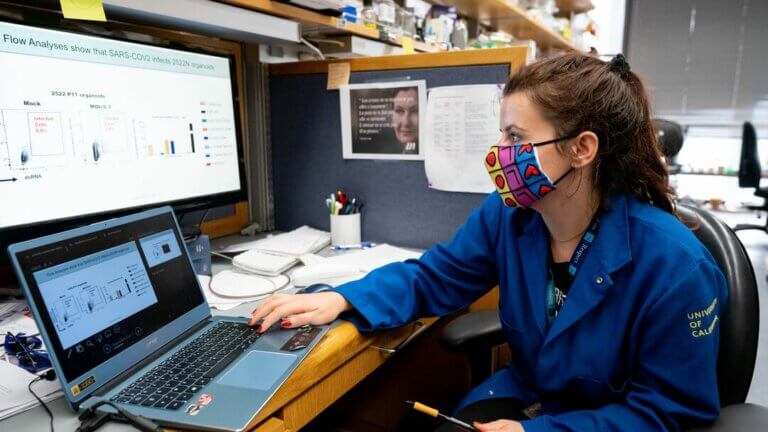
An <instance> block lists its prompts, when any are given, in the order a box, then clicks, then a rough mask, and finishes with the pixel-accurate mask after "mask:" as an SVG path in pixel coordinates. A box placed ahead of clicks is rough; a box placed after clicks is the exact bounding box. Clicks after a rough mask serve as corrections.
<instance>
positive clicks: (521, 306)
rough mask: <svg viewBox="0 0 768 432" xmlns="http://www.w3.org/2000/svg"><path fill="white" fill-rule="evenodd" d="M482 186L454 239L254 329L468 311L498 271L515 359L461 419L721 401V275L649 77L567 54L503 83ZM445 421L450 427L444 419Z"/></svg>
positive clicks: (604, 413) (693, 417)
mask: <svg viewBox="0 0 768 432" xmlns="http://www.w3.org/2000/svg"><path fill="white" fill-rule="evenodd" d="M500 113H501V115H500V124H501V130H502V132H503V136H502V137H501V139H500V141H499V142H498V144H497V146H494V147H492V149H491V152H490V153H489V154H488V156H487V157H486V160H485V164H486V168H488V171H489V173H490V174H491V178H492V181H493V182H494V184H495V185H496V187H497V189H498V190H499V191H498V192H494V193H493V194H491V195H490V196H489V197H488V198H487V199H486V200H485V202H484V204H483V205H482V206H481V207H480V208H479V209H478V210H476V211H475V212H474V213H473V214H472V215H471V216H470V217H469V219H468V220H467V222H466V223H465V224H464V226H462V227H461V228H460V229H459V231H458V232H457V233H456V235H455V237H454V238H453V239H452V240H451V242H449V243H447V244H439V245H437V246H435V247H433V248H431V249H430V250H428V251H427V252H426V253H425V254H424V255H423V256H422V257H421V258H420V259H419V260H411V261H408V262H405V263H397V264H391V265H388V266H385V267H383V268H381V269H379V270H377V271H374V272H371V273H370V274H369V275H368V276H367V277H365V278H364V279H362V280H360V281H356V282H352V283H349V284H345V285H342V286H340V287H338V288H336V289H335V292H327V293H320V294H312V295H303V296H288V295H275V296H273V297H271V298H270V299H268V300H267V301H265V302H264V303H263V304H262V305H261V306H260V307H259V308H258V309H256V310H255V311H254V313H253V317H252V320H253V322H256V321H258V320H260V319H262V318H264V323H263V328H268V327H269V326H270V325H271V324H273V323H275V322H277V320H282V324H281V325H282V326H283V327H297V326H301V325H304V324H307V323H312V324H322V323H327V322H330V321H332V320H333V319H335V318H336V317H337V316H338V315H339V314H341V313H343V312H346V313H347V315H348V317H349V319H350V320H352V321H353V322H354V323H355V324H356V325H357V326H358V328H360V329H361V330H364V331H367V330H373V329H381V328H388V327H394V326H398V325H402V324H404V323H407V322H409V321H412V320H413V319H415V318H417V317H420V316H427V315H445V314H448V313H450V312H453V311H456V310H458V309H461V308H463V307H465V306H467V305H469V304H470V303H472V302H473V301H474V300H475V299H477V298H479V297H480V296H482V295H483V294H484V293H486V292H487V291H488V290H489V289H490V288H491V287H493V286H494V285H496V284H498V285H499V288H500V292H499V293H500V301H499V315H500V317H501V321H502V326H503V329H504V332H505V334H506V338H507V342H508V343H509V345H510V346H511V348H512V352H513V357H512V362H511V364H510V366H509V367H506V368H503V369H502V370H501V371H499V372H497V373H496V374H495V375H493V376H492V377H491V378H490V379H488V380H487V381H486V382H484V383H483V384H481V385H480V386H479V387H477V388H475V389H474V390H472V391H471V392H470V393H469V394H468V395H467V396H466V397H465V398H464V400H463V401H462V402H461V404H460V408H459V410H458V413H457V416H458V417H459V418H462V419H464V420H467V421H480V422H487V421H490V422H489V423H475V426H476V427H477V428H478V430H481V431H526V432H538V431H542V432H543V431H548V432H559V431H563V432H565V431H582V432H584V431H644V432H647V431H677V430H685V429H687V428H689V427H690V426H692V425H694V424H699V423H702V422H708V421H712V420H714V419H715V418H716V417H717V416H718V414H719V401H718V390H717V381H716V372H715V365H716V358H717V346H718V338H719V334H718V330H719V328H718V319H719V318H718V314H719V311H720V305H722V304H724V303H725V302H726V288H725V281H724V278H723V276H722V274H721V273H720V271H719V270H718V268H717V266H716V264H715V262H714V261H713V259H712V257H711V255H710V254H709V253H708V252H707V250H706V249H705V248H704V247H703V245H702V244H701V243H699V242H698V241H697V239H696V238H695V236H694V235H693V234H692V233H691V232H690V230H688V229H687V228H686V227H685V226H684V225H683V224H682V223H680V222H679V221H678V220H677V219H676V217H675V216H674V204H673V201H672V193H671V190H670V188H669V187H668V185H667V174H666V171H665V167H664V166H663V164H662V162H661V156H660V153H659V150H658V149H657V146H656V141H655V139H654V134H653V130H652V127H651V119H650V108H649V103H648V99H647V96H646V94H645V90H644V87H643V85H642V83H641V81H640V80H639V78H638V77H637V76H636V75H635V74H634V73H632V72H631V71H630V69H629V65H628V64H627V63H626V61H625V60H624V58H623V57H622V56H617V57H616V58H615V59H614V60H613V61H611V62H610V63H605V62H603V61H601V60H599V59H597V58H594V57H590V56H586V55H580V54H575V53H572V54H567V55H564V56H561V57H557V58H554V59H550V60H545V61H540V62H537V63H535V64H532V65H529V66H525V67H523V68H522V69H521V70H520V71H518V72H517V73H516V74H515V75H514V76H513V77H512V78H511V79H510V80H509V82H508V83H507V85H506V87H505V89H504V98H503V101H502V105H501V111H500ZM444 428H446V429H445V430H449V429H447V426H444Z"/></svg>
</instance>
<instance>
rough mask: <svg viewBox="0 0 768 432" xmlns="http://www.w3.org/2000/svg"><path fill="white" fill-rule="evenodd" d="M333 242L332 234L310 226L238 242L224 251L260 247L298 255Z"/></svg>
mask: <svg viewBox="0 0 768 432" xmlns="http://www.w3.org/2000/svg"><path fill="white" fill-rule="evenodd" d="M329 244H331V234H330V233H328V232H326V231H320V230H316V229H314V228H310V227H308V226H306V225H305V226H302V227H300V228H296V229H295V230H293V231H290V232H287V233H283V234H275V235H270V236H268V237H266V238H263V239H259V240H254V241H250V242H244V243H238V244H235V245H232V246H229V247H228V248H226V249H224V250H223V251H222V252H242V251H246V250H253V249H259V250H263V251H270V252H276V253H282V254H285V255H291V256H295V257H298V256H300V255H303V254H306V253H311V252H317V251H318V250H320V249H322V248H323V247H325V246H328V245H329Z"/></svg>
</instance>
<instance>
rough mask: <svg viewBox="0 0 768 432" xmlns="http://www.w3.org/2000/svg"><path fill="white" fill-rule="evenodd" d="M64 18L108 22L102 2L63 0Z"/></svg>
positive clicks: (96, 0) (62, 10) (93, 0)
mask: <svg viewBox="0 0 768 432" xmlns="http://www.w3.org/2000/svg"><path fill="white" fill-rule="evenodd" d="M61 12H62V13H63V14H64V18H69V19H80V20H89V21H106V20H107V16H106V15H105V14H104V4H103V3H102V0H61Z"/></svg>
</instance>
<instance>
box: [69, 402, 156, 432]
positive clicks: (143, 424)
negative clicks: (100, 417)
mask: <svg viewBox="0 0 768 432" xmlns="http://www.w3.org/2000/svg"><path fill="white" fill-rule="evenodd" d="M103 405H107V406H110V407H112V408H114V409H115V411H117V413H118V414H119V415H121V416H122V417H123V418H125V420H126V421H127V422H128V423H130V424H131V426H133V427H135V428H136V429H138V430H140V431H144V432H156V431H160V430H161V429H160V426H159V425H158V424H157V423H155V422H153V421H152V420H150V419H148V418H146V417H142V416H140V415H136V414H132V413H131V412H129V411H126V410H124V409H123V408H121V407H119V406H118V405H117V404H115V403H113V402H110V401H108V400H102V401H99V402H96V404H94V405H93V406H92V407H90V408H88V409H86V410H85V411H83V413H82V414H80V417H79V419H80V421H82V422H84V421H87V420H90V419H91V418H92V417H93V415H94V414H95V413H96V409H97V408H99V407H101V406H103ZM84 430H87V429H84Z"/></svg>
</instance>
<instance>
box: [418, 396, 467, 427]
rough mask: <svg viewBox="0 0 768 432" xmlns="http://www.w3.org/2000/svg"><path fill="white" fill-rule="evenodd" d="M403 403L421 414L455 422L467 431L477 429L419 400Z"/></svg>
mask: <svg viewBox="0 0 768 432" xmlns="http://www.w3.org/2000/svg"><path fill="white" fill-rule="evenodd" d="M405 403H406V404H408V405H410V406H411V407H413V409H415V410H416V411H418V412H420V413H423V414H426V415H428V416H432V417H435V418H441V419H443V420H445V421H447V422H449V423H453V424H455V425H456V426H458V427H460V428H462V429H464V430H469V431H476V430H477V429H475V428H474V426H471V425H468V424H466V423H464V422H463V421H461V420H459V419H456V418H453V417H450V416H447V415H445V414H440V412H439V411H438V410H436V409H434V408H431V407H428V406H426V405H424V404H421V403H419V402H413V401H405Z"/></svg>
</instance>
